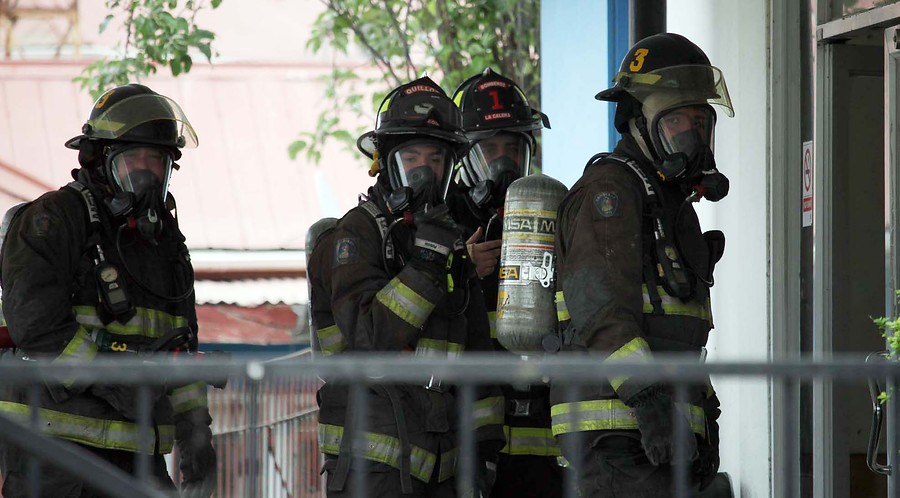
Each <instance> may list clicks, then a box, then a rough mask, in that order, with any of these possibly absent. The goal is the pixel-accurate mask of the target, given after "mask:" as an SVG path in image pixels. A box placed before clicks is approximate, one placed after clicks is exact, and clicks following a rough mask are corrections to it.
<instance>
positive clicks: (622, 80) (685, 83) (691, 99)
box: [613, 65, 734, 117]
mask: <svg viewBox="0 0 900 498" xmlns="http://www.w3.org/2000/svg"><path fill="white" fill-rule="evenodd" d="M613 81H615V83H616V86H617V87H618V88H621V89H622V90H624V91H625V92H628V93H629V94H630V95H631V96H632V97H634V98H635V99H637V100H638V102H640V103H642V104H643V103H645V101H646V100H647V98H648V97H650V96H652V95H656V94H660V93H663V94H666V95H668V96H669V98H670V99H672V101H673V106H674V105H690V104H710V105H718V106H721V107H722V108H723V109H724V110H725V113H726V114H727V115H728V116H729V117H733V116H734V107H733V106H732V105H731V97H730V96H729V95H728V87H727V86H726V85H725V76H723V75H722V71H721V70H720V69H719V68H717V67H715V66H705V65H684V66H670V67H663V68H660V69H657V70H654V71H649V72H646V73H629V72H619V73H618V74H617V75H616V77H615V79H614V80H613Z"/></svg>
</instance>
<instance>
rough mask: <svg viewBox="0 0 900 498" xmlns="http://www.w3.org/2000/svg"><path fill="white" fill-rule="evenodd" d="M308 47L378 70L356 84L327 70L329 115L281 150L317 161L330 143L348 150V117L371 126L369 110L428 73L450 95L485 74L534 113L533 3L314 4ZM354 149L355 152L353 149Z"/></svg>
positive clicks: (348, 0)
mask: <svg viewBox="0 0 900 498" xmlns="http://www.w3.org/2000/svg"><path fill="white" fill-rule="evenodd" d="M320 1H321V2H322V4H323V5H325V7H326V8H325V11H324V12H322V13H321V14H320V15H319V17H318V18H317V19H316V21H315V23H314V25H313V28H312V33H311V37H310V39H309V42H308V43H307V47H308V48H309V49H310V50H312V52H314V53H316V52H319V51H320V50H321V49H322V47H325V46H328V47H331V48H332V49H334V50H335V51H336V52H337V53H340V54H347V53H348V51H349V50H350V49H354V50H361V51H362V52H363V53H365V54H366V55H367V56H368V58H369V60H370V61H371V62H372V63H373V64H374V65H375V66H376V67H377V68H378V70H379V72H380V73H381V75H379V76H378V77H361V76H359V75H358V74H356V73H355V72H354V71H352V70H348V69H346V68H339V67H336V66H335V67H334V68H333V70H332V71H331V73H330V74H329V75H328V76H326V77H325V81H326V86H327V90H326V95H325V97H326V99H327V103H328V106H329V108H328V109H324V110H322V111H321V113H320V114H319V118H318V122H317V125H316V128H315V130H313V131H303V132H301V133H300V136H299V138H298V140H296V141H294V142H293V143H292V144H291V145H290V146H289V148H288V152H289V154H290V156H291V158H295V157H296V156H297V155H298V154H300V153H301V152H303V153H305V155H306V157H307V158H309V159H310V160H312V161H315V162H318V161H319V159H320V158H321V149H322V147H323V146H324V144H325V143H326V142H327V141H328V140H330V139H335V140H338V141H339V142H343V143H345V144H347V145H348V146H352V145H353V144H355V140H356V137H357V136H358V135H359V134H360V133H362V132H363V131H364V128H360V129H354V130H348V129H347V127H346V126H345V125H344V124H343V123H342V122H341V120H340V117H339V116H341V115H342V113H343V112H346V111H349V112H350V113H351V114H352V115H354V116H357V117H365V118H366V119H365V121H368V122H374V112H375V108H376V107H377V106H378V105H379V104H380V103H381V100H382V99H383V98H384V96H385V95H386V94H387V92H388V91H390V90H391V89H392V88H394V87H397V86H399V85H401V84H403V83H406V82H408V81H411V80H413V79H416V78H418V77H420V76H422V75H424V74H428V75H430V76H431V77H432V79H434V80H435V81H438V82H440V83H441V85H442V86H443V87H444V89H445V90H446V91H447V92H448V93H450V92H452V91H453V90H454V89H455V88H456V86H457V85H459V83H462V82H463V81H464V80H465V79H467V78H468V77H470V76H472V75H473V74H474V72H476V71H481V70H482V69H484V68H486V67H492V68H493V69H494V70H495V71H497V72H499V73H501V74H503V75H504V76H507V77H509V78H511V79H513V80H514V81H516V82H517V83H518V84H519V86H521V87H522V90H523V91H524V92H525V95H527V96H528V98H529V101H530V103H531V104H532V105H533V106H535V107H538V108H539V107H540V103H539V102H538V100H539V94H540V79H539V77H540V67H539V65H538V63H539V59H540V57H539V54H540V47H539V41H540V31H539V29H540V22H539V16H540V0H414V1H409V0H375V1H373V0H320ZM354 150H355V148H354Z"/></svg>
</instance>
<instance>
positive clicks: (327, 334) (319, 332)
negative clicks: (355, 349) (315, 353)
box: [316, 325, 347, 356]
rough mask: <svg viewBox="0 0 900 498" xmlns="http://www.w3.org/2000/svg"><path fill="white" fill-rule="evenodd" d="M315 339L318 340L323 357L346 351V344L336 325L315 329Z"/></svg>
mask: <svg viewBox="0 0 900 498" xmlns="http://www.w3.org/2000/svg"><path fill="white" fill-rule="evenodd" d="M316 337H318V338H319V347H320V348H321V349H322V354H323V355H324V356H330V355H333V354H335V353H340V352H341V351H343V350H345V349H347V342H346V341H344V336H343V335H342V334H341V329H339V328H338V326H337V325H332V326H330V327H324V328H321V329H316Z"/></svg>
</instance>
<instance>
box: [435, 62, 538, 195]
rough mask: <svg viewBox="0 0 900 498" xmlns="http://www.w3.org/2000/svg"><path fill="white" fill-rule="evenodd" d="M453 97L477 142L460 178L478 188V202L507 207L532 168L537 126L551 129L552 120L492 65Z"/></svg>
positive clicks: (468, 134)
mask: <svg viewBox="0 0 900 498" xmlns="http://www.w3.org/2000/svg"><path fill="white" fill-rule="evenodd" d="M453 102H454V103H456V105H458V106H459V108H460V112H461V113H462V122H463V131H465V134H466V138H468V139H469V143H470V144H471V148H470V149H469V152H468V153H467V154H466V156H465V157H463V159H462V169H461V170H460V179H461V180H462V182H463V183H464V184H465V185H467V186H469V187H472V189H471V190H470V191H469V192H470V197H471V198H472V200H473V201H475V204H476V205H477V206H478V207H484V206H491V207H494V208H499V207H502V206H503V201H504V198H505V195H506V189H507V188H508V187H509V185H510V184H511V183H512V182H513V181H515V180H517V179H518V178H521V177H523V176H526V175H528V174H529V173H530V172H531V158H532V156H533V155H534V152H535V139H534V131H535V130H539V129H541V128H543V127H547V128H550V120H549V118H547V116H546V115H545V114H544V113H542V112H541V111H539V110H537V109H534V108H532V107H531V106H530V105H529V104H528V99H527V98H526V97H525V93H524V92H522V89H521V88H519V86H518V85H517V84H516V83H515V82H513V81H512V80H510V79H509V78H506V77H505V76H503V75H501V74H498V73H496V72H494V70H493V69H491V68H487V69H485V70H484V71H483V72H481V73H478V74H476V75H474V76H472V77H471V78H469V79H467V80H466V81H464V82H463V83H462V84H461V85H459V87H458V88H457V89H456V92H454V94H453Z"/></svg>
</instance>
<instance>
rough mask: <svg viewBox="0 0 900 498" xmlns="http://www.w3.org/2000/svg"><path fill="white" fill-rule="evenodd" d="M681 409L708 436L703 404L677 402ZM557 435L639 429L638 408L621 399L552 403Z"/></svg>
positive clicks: (696, 431) (551, 411) (703, 434)
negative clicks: (636, 414) (633, 408)
mask: <svg viewBox="0 0 900 498" xmlns="http://www.w3.org/2000/svg"><path fill="white" fill-rule="evenodd" d="M675 406H676V407H677V408H678V410H679V412H680V413H681V414H682V415H684V416H685V417H686V418H687V419H688V422H689V423H690V426H691V430H693V431H694V433H696V434H699V435H700V436H704V437H705V436H706V414H705V413H704V411H703V408H701V407H699V406H695V405H691V404H687V403H676V404H675ZM550 417H551V419H552V421H553V425H552V429H553V435H554V436H558V435H560V434H566V433H570V432H583V431H601V430H618V429H638V424H637V419H636V418H635V416H634V411H633V410H632V409H631V408H629V407H628V406H627V405H626V404H625V403H623V402H622V400H620V399H600V400H592V401H578V402H575V403H561V404H558V405H553V406H552V407H550Z"/></svg>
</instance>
